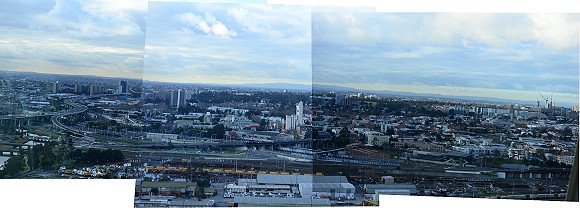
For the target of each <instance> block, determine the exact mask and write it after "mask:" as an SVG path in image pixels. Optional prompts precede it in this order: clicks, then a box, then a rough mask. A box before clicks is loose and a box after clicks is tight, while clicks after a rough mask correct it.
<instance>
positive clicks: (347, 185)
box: [299, 183, 354, 189]
mask: <svg viewBox="0 0 580 208" xmlns="http://www.w3.org/2000/svg"><path fill="white" fill-rule="evenodd" d="M299 186H300V187H302V188H311V189H354V186H353V185H352V184H350V183H301V184H299Z"/></svg>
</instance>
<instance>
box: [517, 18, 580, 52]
mask: <svg viewBox="0 0 580 208" xmlns="http://www.w3.org/2000/svg"><path fill="white" fill-rule="evenodd" d="M528 18H529V20H530V21H531V22H532V25H533V28H532V31H531V32H532V34H533V35H534V38H535V39H536V40H538V41H539V42H541V43H542V44H543V45H545V46H547V47H550V48H554V49H566V48H577V47H578V36H579V35H580V30H579V29H580V15H578V14H575V15H572V14H529V15H528Z"/></svg>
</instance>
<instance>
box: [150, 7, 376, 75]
mask: <svg viewBox="0 0 580 208" xmlns="http://www.w3.org/2000/svg"><path fill="white" fill-rule="evenodd" d="M250 3H251V2H250ZM250 3H248V4H227V3H226V4H206V3H182V2H178V3H174V2H150V3H149V10H148V11H149V13H148V19H147V32H146V44H145V62H144V69H143V79H144V80H153V81H169V82H181V83H213V84H256V83H290V84H307V85H310V84H311V82H312V69H311V57H310V56H311V45H312V43H311V36H312V34H311V19H310V14H311V11H335V10H336V9H335V10H332V9H333V8H329V7H311V6H288V5H266V4H250ZM343 9H346V10H348V9H356V8H348V7H347V8H343ZM367 9H368V8H367ZM366 11H369V10H366ZM373 11H374V10H373Z"/></svg>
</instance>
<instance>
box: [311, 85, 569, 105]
mask: <svg viewBox="0 0 580 208" xmlns="http://www.w3.org/2000/svg"><path fill="white" fill-rule="evenodd" d="M312 89H313V91H335V92H343V93H357V92H362V93H367V94H368V93H371V94H379V95H392V96H399V97H423V98H440V99H453V100H462V101H478V102H493V103H503V104H523V105H530V106H535V105H537V102H534V101H525V100H509V99H501V98H493V97H479V96H454V95H441V94H431V93H413V92H397V91H389V90H362V89H356V88H350V87H341V86H333V85H317V84H314V85H313V86H312ZM541 104H542V103H540V105H541ZM574 105H578V104H575V103H567V102H560V103H558V106H574Z"/></svg>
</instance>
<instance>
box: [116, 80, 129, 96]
mask: <svg viewBox="0 0 580 208" xmlns="http://www.w3.org/2000/svg"><path fill="white" fill-rule="evenodd" d="M128 90H129V89H128V87H127V81H119V89H118V93H127V92H128Z"/></svg>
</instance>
